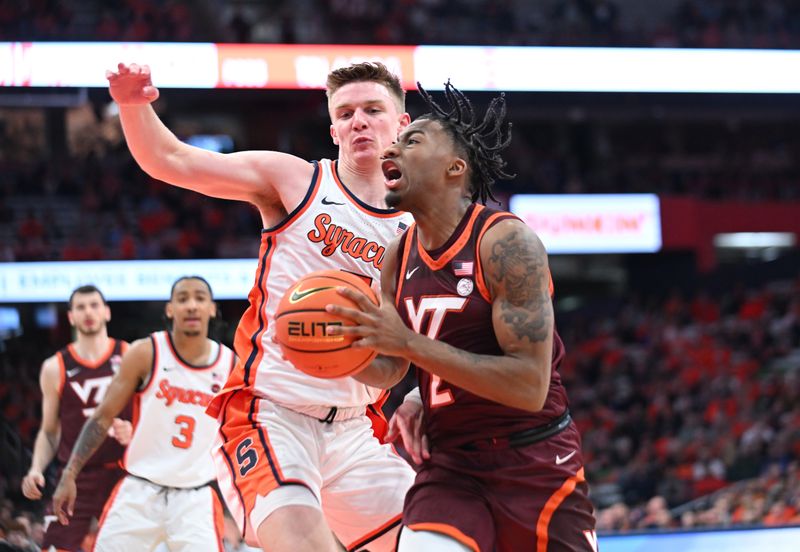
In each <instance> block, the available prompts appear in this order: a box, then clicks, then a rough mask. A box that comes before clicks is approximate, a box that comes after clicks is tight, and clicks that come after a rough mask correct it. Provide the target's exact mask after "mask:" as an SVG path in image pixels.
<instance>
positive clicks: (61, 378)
mask: <svg viewBox="0 0 800 552" xmlns="http://www.w3.org/2000/svg"><path fill="white" fill-rule="evenodd" d="M56 359H57V361H58V396H59V397H61V393H62V392H63V391H64V384H65V383H66V382H67V366H66V365H65V364H64V355H62V354H61V351H58V352H57V353H56Z"/></svg>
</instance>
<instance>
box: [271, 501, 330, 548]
mask: <svg viewBox="0 0 800 552" xmlns="http://www.w3.org/2000/svg"><path fill="white" fill-rule="evenodd" d="M257 535H258V542H259V545H260V546H261V549H262V550H264V551H267V552H284V551H286V552H288V551H292V552H296V551H306V550H307V551H309V552H311V551H318V550H319V551H325V552H334V551H338V550H341V548H340V547H339V545H338V543H337V542H336V539H335V537H334V536H333V533H332V532H331V530H330V528H329V527H328V524H327V522H326V521H325V517H324V516H323V515H322V511H321V510H320V509H318V508H313V507H309V506H305V505H302V506H301V505H290V506H282V507H280V508H278V509H276V510H275V511H273V512H272V513H271V514H269V516H267V518H266V519H264V520H263V521H262V522H261V524H259V526H258V531H257Z"/></svg>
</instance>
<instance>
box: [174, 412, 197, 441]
mask: <svg viewBox="0 0 800 552" xmlns="http://www.w3.org/2000/svg"><path fill="white" fill-rule="evenodd" d="M175 423H176V424H177V425H178V427H180V433H178V435H176V436H175V437H173V438H172V446H173V447H178V448H182V449H188V448H189V447H191V446H192V440H193V439H194V423H195V421H194V418H192V417H191V416H183V415H181V416H175Z"/></svg>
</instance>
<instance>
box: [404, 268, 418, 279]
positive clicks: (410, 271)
mask: <svg viewBox="0 0 800 552" xmlns="http://www.w3.org/2000/svg"><path fill="white" fill-rule="evenodd" d="M418 268H419V267H418V266H415V267H414V268H412V269H411V270H406V280H408V279H409V278H411V277H412V276H413V275H414V273H415V272H416V271H417V269H418Z"/></svg>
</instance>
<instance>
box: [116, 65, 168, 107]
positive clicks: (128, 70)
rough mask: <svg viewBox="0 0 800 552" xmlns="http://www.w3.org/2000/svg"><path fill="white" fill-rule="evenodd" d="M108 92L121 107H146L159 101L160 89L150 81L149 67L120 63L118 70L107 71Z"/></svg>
mask: <svg viewBox="0 0 800 552" xmlns="http://www.w3.org/2000/svg"><path fill="white" fill-rule="evenodd" d="M106 78H107V79H108V90H109V92H110V93H111V97H112V98H114V101H115V102H117V103H118V104H119V105H144V104H149V103H151V102H154V101H156V100H157V99H158V88H156V87H155V86H153V81H152V80H151V79H150V68H149V67H148V66H147V65H137V64H135V63H131V64H130V65H125V64H124V63H120V64H119V65H117V70H116V72H115V71H106Z"/></svg>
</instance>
